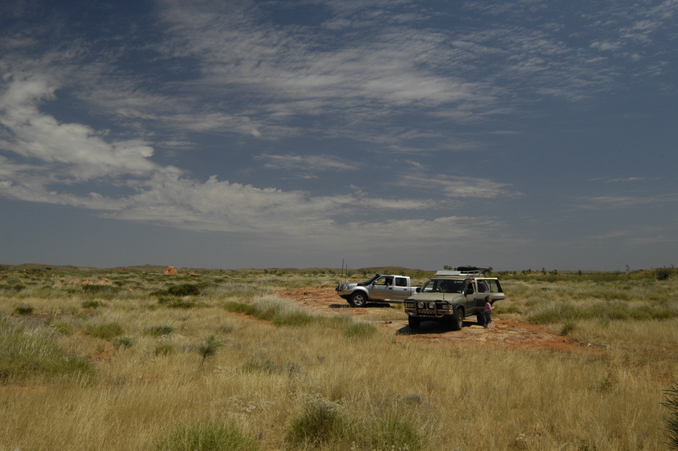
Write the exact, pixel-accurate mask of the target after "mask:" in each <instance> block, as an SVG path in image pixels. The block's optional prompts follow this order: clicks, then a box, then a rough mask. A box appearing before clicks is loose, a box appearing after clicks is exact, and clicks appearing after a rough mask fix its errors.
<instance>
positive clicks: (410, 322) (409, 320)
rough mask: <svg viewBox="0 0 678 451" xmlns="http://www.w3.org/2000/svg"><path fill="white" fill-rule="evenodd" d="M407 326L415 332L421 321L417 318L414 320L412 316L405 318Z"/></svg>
mask: <svg viewBox="0 0 678 451" xmlns="http://www.w3.org/2000/svg"><path fill="white" fill-rule="evenodd" d="M407 324H408V325H409V326H410V329H412V330H416V329H419V325H420V324H421V320H420V319H419V318H415V317H413V316H408V317H407Z"/></svg>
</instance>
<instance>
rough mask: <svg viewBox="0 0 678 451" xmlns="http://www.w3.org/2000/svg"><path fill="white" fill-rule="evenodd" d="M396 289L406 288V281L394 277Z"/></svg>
mask: <svg viewBox="0 0 678 451" xmlns="http://www.w3.org/2000/svg"><path fill="white" fill-rule="evenodd" d="M395 284H396V287H406V286H407V279H406V278H404V277H396V280H395Z"/></svg>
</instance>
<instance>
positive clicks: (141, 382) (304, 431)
mask: <svg viewBox="0 0 678 451" xmlns="http://www.w3.org/2000/svg"><path fill="white" fill-rule="evenodd" d="M161 270H162V268H157V267H137V268H118V269H112V270H97V269H87V268H74V267H58V268H57V267H46V266H44V265H30V266H22V267H10V266H4V267H0V406H2V408H1V409H0V450H2V451H4V450H7V451H9V450H15V449H20V450H21V451H29V450H30V451H33V450H36V451H37V450H73V451H80V450H83V451H84V450H126V451H127V450H220V449H229V450H235V449H242V450H276V449H322V450H384V451H390V450H394V451H395V450H410V451H416V450H440V451H442V450H477V449H487V450H577V451H590V450H665V449H667V448H668V446H669V444H668V443H669V441H668V438H667V435H666V430H665V426H666V424H667V423H666V421H665V419H666V418H667V417H668V415H669V414H670V411H669V410H668V409H667V408H666V406H665V405H663V404H662V403H665V402H666V396H667V391H666V390H668V389H669V388H670V387H671V386H672V384H674V383H675V382H674V381H675V380H676V378H678V302H677V300H678V274H676V273H674V272H673V271H670V270H669V271H668V276H667V277H666V278H664V277H663V275H662V274H658V273H657V271H654V270H653V271H638V272H627V273H583V274H579V273H578V272H577V273H558V274H554V273H548V272H534V271H529V272H527V271H526V272H518V273H503V274H500V278H501V280H502V283H503V287H504V291H505V292H506V295H507V300H506V301H503V302H502V303H501V304H500V305H498V308H497V310H496V316H498V317H500V318H507V319H511V320H514V321H522V322H526V323H533V324H541V325H543V326H544V327H546V328H549V329H550V330H552V331H554V332H555V333H559V334H563V335H567V336H568V337H570V338H574V339H576V340H579V341H581V342H582V343H591V344H593V345H594V346H592V348H595V349H596V350H595V351H590V352H589V351H588V350H587V349H586V347H582V349H583V350H582V351H581V352H546V351H529V352H528V351H523V350H521V351H516V350H509V349H501V348H499V349H497V348H492V349H490V348H487V349H484V348H482V347H481V348H479V347H473V348H469V349H450V348H446V347H437V346H435V345H427V346H421V345H420V344H418V343H417V342H414V341H409V340H407V337H402V336H396V335H394V334H393V333H392V332H389V330H388V329H386V328H383V327H379V322H380V321H383V319H384V318H385V317H390V318H396V317H399V316H402V317H403V318H404V313H403V312H402V311H401V310H398V309H388V311H387V312H385V311H384V309H368V313H367V314H366V315H362V316H361V317H360V318H359V319H358V318H357V317H355V316H351V315H350V314H348V313H350V310H349V309H346V312H347V314H345V315H335V316H334V317H324V316H314V315H312V314H309V313H308V312H307V311H305V310H303V309H302V308H301V307H300V306H299V305H297V304H294V303H291V302H289V301H288V300H286V299H284V298H282V297H281V296H280V295H279V294H278V290H282V289H290V288H298V287H307V286H313V287H330V286H332V285H333V284H334V283H335V282H337V281H338V279H339V274H338V271H336V270H328V269H321V268H318V269H313V270H305V271H300V270H292V269H270V270H241V271H207V270H193V271H189V270H180V274H179V275H178V276H163V275H162V274H161ZM401 271H402V272H407V271H406V270H401ZM369 272H372V271H371V270H366V271H364V272H363V271H355V272H353V274H351V277H352V278H353V279H362V278H363V276H365V275H367V273H369ZM409 275H411V276H412V277H414V278H415V281H416V282H422V281H424V280H425V279H426V277H427V276H428V274H427V273H425V272H422V271H410V272H409ZM658 275H659V277H658ZM339 301H341V300H339ZM449 333H454V332H449Z"/></svg>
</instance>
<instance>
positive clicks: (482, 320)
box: [476, 313, 485, 326]
mask: <svg viewBox="0 0 678 451" xmlns="http://www.w3.org/2000/svg"><path fill="white" fill-rule="evenodd" d="M476 320H477V321H478V324H479V325H481V326H484V325H485V315H483V314H482V313H477V314H476Z"/></svg>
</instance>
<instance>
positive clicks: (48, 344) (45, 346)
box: [0, 318, 95, 380]
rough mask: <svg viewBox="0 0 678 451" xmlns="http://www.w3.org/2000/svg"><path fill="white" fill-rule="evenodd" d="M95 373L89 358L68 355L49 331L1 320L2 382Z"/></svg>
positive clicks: (13, 321) (91, 374)
mask: <svg viewBox="0 0 678 451" xmlns="http://www.w3.org/2000/svg"><path fill="white" fill-rule="evenodd" d="M94 374H95V368H94V366H93V365H92V364H91V363H89V362H88V361H87V360H86V359H82V358H80V357H75V356H69V355H66V354H65V353H64V352H63V350H62V349H61V348H60V347H59V346H58V344H57V343H56V341H55V340H54V338H53V336H52V334H51V333H50V332H49V329H43V328H40V329H38V328H29V327H26V326H24V325H23V324H21V323H20V322H18V321H15V320H11V319H9V318H0V380H7V379H12V378H23V377H28V376H45V377H55V376H59V375H69V376H78V375H79V376H86V377H91V376H93V375H94Z"/></svg>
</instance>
